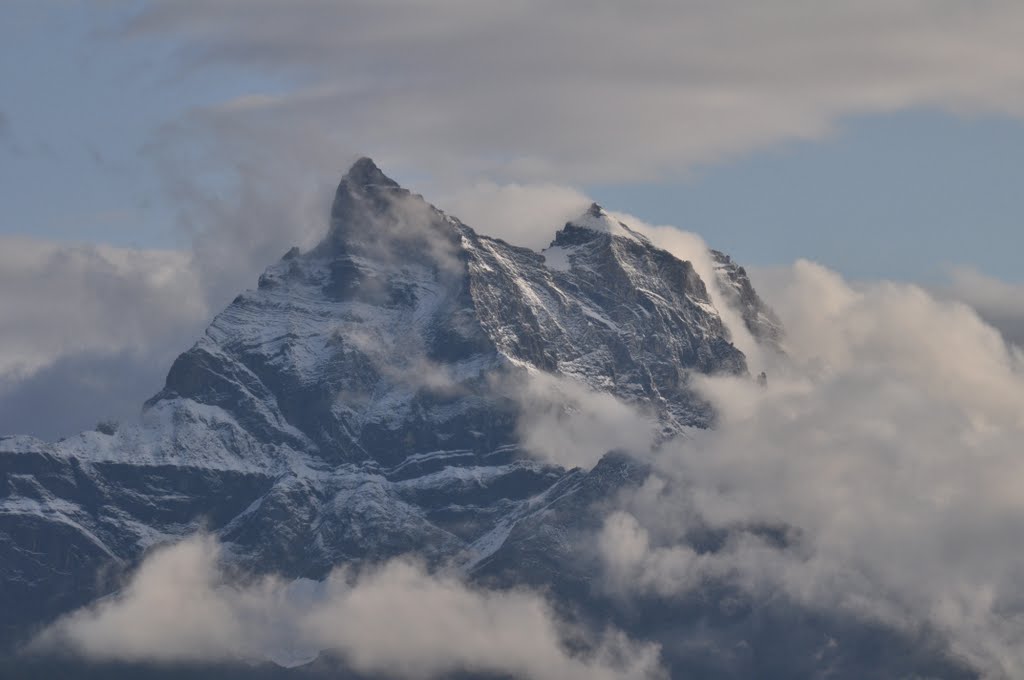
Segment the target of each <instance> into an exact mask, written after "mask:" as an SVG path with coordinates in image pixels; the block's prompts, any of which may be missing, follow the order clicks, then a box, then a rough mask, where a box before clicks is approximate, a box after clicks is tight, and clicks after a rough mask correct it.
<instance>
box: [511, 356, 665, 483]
mask: <svg viewBox="0 0 1024 680" xmlns="http://www.w3.org/2000/svg"><path fill="white" fill-rule="evenodd" d="M499 389H500V390H502V391H505V392H507V393H508V394H510V395H511V396H513V398H515V399H516V400H517V401H518V402H519V406H520V412H519V419H518V421H517V422H516V430H517V433H518V435H519V437H520V439H521V441H522V444H523V447H524V448H525V449H526V450H527V451H529V452H530V453H531V454H532V455H534V456H536V457H537V458H540V459H541V460H545V461H547V462H550V463H554V464H555V465H560V466H562V467H565V468H573V467H581V468H584V469H587V470H589V469H590V468H592V467H594V465H595V464H597V461H599V460H600V459H601V457H602V456H604V454H605V453H607V452H608V451H612V450H620V451H630V452H640V453H642V452H644V451H646V450H649V449H650V448H651V446H652V445H653V444H654V439H655V435H656V432H657V427H656V421H655V420H654V419H653V418H649V417H646V416H645V415H644V414H642V413H641V412H640V411H638V410H637V409H636V408H634V407H632V406H629V405H627V404H625V403H623V402H622V401H620V400H619V399H616V398H615V397H614V396H612V395H611V394H608V393H606V392H597V391H594V390H591V389H589V388H588V387H586V386H585V385H583V384H581V383H579V382H577V381H576V380H575V379H573V378H566V377H559V376H554V375H551V374H549V373H542V372H539V371H530V372H529V373H524V374H521V375H515V376H513V377H511V378H508V379H506V380H505V383H504V384H502V385H500V386H499Z"/></svg>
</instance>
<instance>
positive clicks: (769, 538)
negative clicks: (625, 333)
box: [599, 262, 1024, 678]
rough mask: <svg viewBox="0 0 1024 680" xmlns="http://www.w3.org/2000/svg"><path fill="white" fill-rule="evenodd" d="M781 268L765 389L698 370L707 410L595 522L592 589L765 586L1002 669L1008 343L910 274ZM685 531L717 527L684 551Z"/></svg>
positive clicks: (1010, 577)
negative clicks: (942, 640) (933, 635)
mask: <svg viewBox="0 0 1024 680" xmlns="http://www.w3.org/2000/svg"><path fill="white" fill-rule="evenodd" d="M784 278H785V280H784V282H783V285H782V286H781V287H780V288H778V289H777V290H776V291H775V293H774V295H772V296H770V297H769V299H770V300H771V301H772V304H773V305H774V306H775V308H776V309H777V311H778V312H779V314H780V316H781V317H782V319H783V323H784V325H785V328H786V331H787V340H786V342H787V347H786V350H787V352H788V353H789V356H790V357H791V361H790V362H789V363H788V364H785V365H780V366H778V367H777V368H776V370H775V372H774V373H771V374H770V375H769V387H768V389H767V390H765V389H762V388H760V387H758V386H757V385H756V384H753V383H752V382H751V381H749V380H746V379H736V378H707V379H702V380H701V383H702V387H701V389H702V391H703V393H704V394H705V396H706V397H707V398H708V399H710V400H711V401H712V403H713V404H714V405H715V407H716V408H717V409H718V411H719V413H720V415H721V422H720V425H719V427H718V428H717V429H716V430H714V431H708V432H705V433H699V434H695V436H693V437H692V438H690V439H688V440H687V441H684V442H679V443H677V444H676V445H671V446H667V447H663V448H662V449H661V450H659V451H657V452H655V453H654V454H653V455H652V457H651V460H652V461H653V464H654V466H655V469H656V473H655V474H656V477H655V478H654V479H653V480H649V482H648V484H647V485H645V487H644V488H643V489H641V491H640V492H638V493H637V494H635V495H634V497H632V498H630V499H628V501H627V502H626V503H625V504H624V505H623V508H622V510H620V511H619V512H617V513H615V514H613V515H611V516H610V517H609V518H607V520H606V522H605V526H604V529H603V531H602V533H601V536H600V540H599V545H600V548H601V552H602V555H603V556H604V563H605V565H606V572H607V578H608V583H609V587H610V588H611V589H612V590H613V591H616V592H619V593H627V594H628V593H633V594H637V593H653V594H657V595H659V596H663V597H671V596H672V595H673V594H684V593H688V592H692V591H693V590H694V589H698V588H701V587H702V586H704V585H705V584H707V583H712V582H727V583H732V584H736V585H739V586H740V587H742V588H743V589H744V590H745V591H746V592H748V593H750V594H752V595H753V596H755V597H777V596H778V594H780V593H783V594H785V595H786V596H787V597H789V598H791V600H792V601H794V602H796V603H798V604H800V605H801V606H806V607H811V608H816V609H819V610H822V611H827V612H831V613H836V612H842V613H845V614H849V615H851V616H854V617H858V618H862V619H865V620H869V621H875V622H879V623H882V624H885V625H888V626H892V627H894V628H897V629H899V630H904V631H909V632H913V631H919V630H922V629H923V628H925V627H928V628H929V629H934V630H938V631H940V632H941V633H942V634H943V635H944V636H946V639H947V640H948V644H949V649H950V650H951V652H952V653H953V654H954V655H956V656H958V657H960V658H965V659H968V660H969V661H970V662H971V663H972V664H974V665H975V666H976V667H977V668H978V669H980V670H981V671H982V673H983V674H984V675H985V676H986V677H993V678H997V677H1018V676H1020V675H1021V674H1022V673H1024V656H1022V655H1021V653H1020V650H1021V649H1022V644H1024V624H1022V622H1024V603H1022V602H1021V600H1020V597H1019V595H1018V593H1019V592H1020V591H1021V588H1022V587H1024V557H1022V555H1021V552H1020V550H1019V546H1020V545H1021V541H1022V540H1024V529H1022V527H1024V523H1022V521H1021V520H1022V518H1024V505H1022V503H1021V496H1020V488H1021V485H1022V484H1024V459H1022V458H1021V455H1020V442H1021V441H1022V437H1024V355H1022V353H1021V352H1020V351H1019V350H1018V349H1016V348H1013V347H1011V346H1008V345H1007V344H1006V343H1005V342H1004V339H1003V338H1002V336H1001V335H1000V334H999V332H998V331H997V330H996V329H994V328H992V327H991V326H989V325H987V324H986V323H985V322H983V321H982V320H981V318H980V317H979V316H978V314H977V313H975V312H974V311H973V310H972V309H971V308H969V307H968V306H966V305H964V304H962V303H958V302H952V301H943V300H939V299H936V298H935V297H933V296H932V295H930V294H928V293H927V292H926V291H924V290H923V289H921V288H918V287H915V286H911V285H902V284H892V283H876V284H868V285H863V286H858V287H854V286H851V285H850V284H848V283H846V282H845V281H843V280H842V278H841V277H839V276H838V275H837V274H835V273H833V272H831V271H829V270H827V269H825V268H823V267H821V266H819V265H815V264H812V263H810V262H798V263H797V264H796V265H795V266H794V267H793V268H792V270H791V271H790V272H789V273H788V275H787V276H786V277H784ZM693 527H705V528H706V527H711V528H713V529H716V530H724V531H726V532H727V536H728V538H727V539H726V540H725V541H724V543H723V545H722V546H721V547H719V548H717V549H714V550H708V549H706V548H704V549H698V547H696V546H695V545H694V544H691V542H690V541H688V540H687V535H688V534H687V532H688V530H689V529H692V528H693ZM756 527H775V531H774V532H773V533H772V534H765V533H764V532H758V531H756V530H754V528H756ZM780 532H781V536H782V538H781V539H780ZM627 596H628V595H627Z"/></svg>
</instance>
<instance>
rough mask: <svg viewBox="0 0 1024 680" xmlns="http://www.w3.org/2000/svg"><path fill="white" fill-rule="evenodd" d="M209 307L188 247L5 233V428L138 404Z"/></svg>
mask: <svg viewBox="0 0 1024 680" xmlns="http://www.w3.org/2000/svg"><path fill="white" fill-rule="evenodd" d="M207 309H208V308H207V306H206V302H205V297H204V295H203V294H202V291H201V289H200V287H199V285H198V283H197V281H196V279H195V276H194V275H193V273H192V270H191V260H190V257H189V255H188V254H187V253H182V252H177V251H169V250H164V251H161V250H136V249H128V248H112V247H107V246H88V245H72V244H60V243H54V242H49V241H43V240H38V239H33V238H26V237H11V236H5V237H0V336H2V337H3V339H4V344H3V347H2V349H0V406H3V408H0V412H2V414H3V415H0V431H4V432H10V431H12V430H14V429H17V430H18V431H19V432H24V431H26V430H28V431H30V432H33V433H38V434H41V435H45V436H55V435H58V434H69V433H70V431H72V429H73V428H79V427H82V426H84V425H87V424H90V423H94V422H95V421H96V420H97V419H100V418H104V417H109V416H115V417H125V416H127V415H128V412H126V411H125V410H124V409H125V401H126V400H135V403H136V407H135V408H134V409H132V411H131V413H135V412H137V410H138V405H139V403H141V400H142V399H144V398H145V397H146V396H147V393H149V392H151V391H155V390H156V389H159V386H160V379H162V375H157V374H155V373H154V368H153V364H154V363H156V364H158V365H160V366H161V367H162V368H166V365H167V364H168V363H169V361H170V360H171V359H172V358H173V356H174V354H175V353H177V352H179V351H182V350H183V349H185V348H187V347H188V345H189V344H190V343H191V342H192V341H193V340H194V338H195V335H196V334H197V333H198V332H199V330H200V329H201V328H202V324H203V323H204V322H205V321H206V317H207V314H208V311H207ZM111 411H113V412H111ZM26 416H27V417H26Z"/></svg>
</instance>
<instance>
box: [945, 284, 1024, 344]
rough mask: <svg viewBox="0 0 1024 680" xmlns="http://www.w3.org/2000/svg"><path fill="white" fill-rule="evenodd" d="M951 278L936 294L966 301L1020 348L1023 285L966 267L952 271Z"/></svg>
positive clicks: (1022, 341)
mask: <svg viewBox="0 0 1024 680" xmlns="http://www.w3.org/2000/svg"><path fill="white" fill-rule="evenodd" d="M951 279H952V280H951V281H950V283H949V285H948V286H945V287H942V288H940V289H939V293H940V294H944V295H947V296H950V297H952V298H954V299H956V300H960V301H961V302H966V303H967V304H969V305H970V306H971V307H973V308H974V309H975V310H976V311H977V312H978V314H979V315H980V316H981V317H982V318H983V319H985V321H987V322H988V323H990V324H992V325H993V326H995V327H996V328H998V329H999V331H1000V332H1001V333H1002V334H1003V337H1005V338H1006V339H1007V341H1009V342H1012V343H1014V344H1016V345H1017V346H1018V347H1024V285H1021V284H1012V283H1007V282H1005V281H1000V280H999V279H995V278H992V277H990V276H986V275H985V274H983V273H982V272H979V271H977V270H975V269H971V268H969V267H958V268H956V269H954V270H953V271H952V276H951Z"/></svg>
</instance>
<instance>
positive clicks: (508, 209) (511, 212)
mask: <svg viewBox="0 0 1024 680" xmlns="http://www.w3.org/2000/svg"><path fill="white" fill-rule="evenodd" d="M590 203H592V200H591V199H590V198H588V197H587V196H586V194H584V193H583V192H581V191H579V190H577V189H573V188H570V187H564V186H559V185H557V184H516V183H511V184H496V183H494V182H479V183H476V184H474V185H472V186H469V187H465V188H462V189H460V190H457V191H455V192H451V193H449V194H448V195H447V196H443V197H442V198H441V199H440V201H439V202H438V205H440V206H441V207H442V208H444V209H445V210H447V211H449V212H450V213H451V214H453V215H455V216H457V217H458V218H459V219H461V220H462V221H463V222H465V223H466V224H468V225H469V226H471V227H473V228H474V229H477V230H479V231H480V232H481V233H483V234H486V235H487V236H493V237H495V238H500V239H503V240H504V241H507V242H508V243H511V244H513V245H517V246H523V247H526V248H531V249H533V250H543V249H544V248H547V247H548V246H549V245H551V242H552V241H553V240H554V238H555V232H556V231H558V230H559V229H561V228H562V227H563V226H564V225H565V223H566V222H568V221H569V220H571V219H574V218H576V217H579V216H580V215H582V214H583V211H584V210H586V209H587V206H589V205H590Z"/></svg>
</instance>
